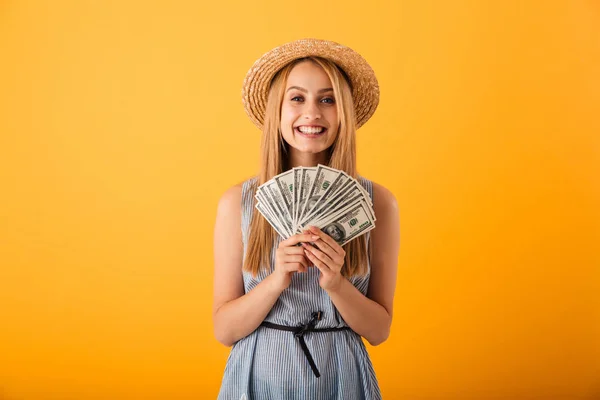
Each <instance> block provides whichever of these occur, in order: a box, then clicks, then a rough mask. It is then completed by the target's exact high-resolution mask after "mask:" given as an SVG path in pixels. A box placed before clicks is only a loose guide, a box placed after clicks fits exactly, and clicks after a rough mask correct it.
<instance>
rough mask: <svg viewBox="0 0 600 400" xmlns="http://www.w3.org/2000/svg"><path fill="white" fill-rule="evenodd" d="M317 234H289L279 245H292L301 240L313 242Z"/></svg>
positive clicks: (317, 237) (316, 238)
mask: <svg viewBox="0 0 600 400" xmlns="http://www.w3.org/2000/svg"><path fill="white" fill-rule="evenodd" d="M318 239H319V236H318V235H315V234H312V233H300V234H298V235H294V236H290V237H289V238H287V239H286V240H284V241H282V242H281V243H279V247H288V246H294V245H296V244H298V243H301V242H314V241H315V240H318Z"/></svg>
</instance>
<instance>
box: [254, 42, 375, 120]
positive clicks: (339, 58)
mask: <svg viewBox="0 0 600 400" xmlns="http://www.w3.org/2000/svg"><path fill="white" fill-rule="evenodd" d="M309 56H317V57H322V58H327V59H329V60H331V61H333V62H334V63H335V64H336V65H337V66H338V67H340V68H341V69H342V70H343V71H344V72H345V73H346V75H347V76H348V78H349V79H350V85H351V86H352V99H353V101H354V111H355V115H356V128H357V129H358V128H360V127H361V126H362V125H363V124H364V123H365V122H367V120H368V119H369V118H371V116H372V115H373V113H375V110H376V109H377V105H378V104H379V84H378V82H377V78H376V77H375V73H374V72H373V69H372V68H371V66H370V65H369V64H368V63H367V62H366V61H365V59H364V58H363V57H362V56H361V55H360V54H358V53H357V52H355V51H354V50H352V49H350V48H349V47H346V46H343V45H341V44H339V43H335V42H331V41H327V40H319V39H301V40H296V41H294V42H290V43H286V44H284V45H281V46H279V47H276V48H274V49H273V50H271V51H269V52H267V53H265V54H264V55H263V56H262V57H260V58H259V59H258V60H256V62H255V63H254V65H253V66H252V68H250V70H249V71H248V73H247V74H246V78H245V79H244V84H243V88H242V101H243V103H244V109H245V110H246V113H247V114H248V116H249V117H250V119H251V120H252V122H254V124H255V125H256V126H257V127H258V128H259V129H261V130H262V126H263V122H264V116H265V109H266V106H267V98H268V95H269V86H270V84H271V80H272V79H273V77H274V76H275V74H276V73H277V71H279V70H280V69H281V68H282V67H284V66H285V65H287V64H288V63H290V62H291V61H293V60H295V59H297V58H302V57H309Z"/></svg>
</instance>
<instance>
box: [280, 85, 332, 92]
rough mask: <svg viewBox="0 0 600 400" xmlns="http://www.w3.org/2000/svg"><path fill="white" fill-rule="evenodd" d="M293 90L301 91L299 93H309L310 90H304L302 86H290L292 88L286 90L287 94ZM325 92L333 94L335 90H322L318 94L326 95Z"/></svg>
mask: <svg viewBox="0 0 600 400" xmlns="http://www.w3.org/2000/svg"><path fill="white" fill-rule="evenodd" d="M292 89H296V90H299V91H301V92H304V93H308V90H306V89H304V88H301V87H300V86H290V87H289V88H288V89H287V90H286V92H289V91H290V90H292ZM324 92H333V88H325V89H321V90H319V91H318V92H317V93H324Z"/></svg>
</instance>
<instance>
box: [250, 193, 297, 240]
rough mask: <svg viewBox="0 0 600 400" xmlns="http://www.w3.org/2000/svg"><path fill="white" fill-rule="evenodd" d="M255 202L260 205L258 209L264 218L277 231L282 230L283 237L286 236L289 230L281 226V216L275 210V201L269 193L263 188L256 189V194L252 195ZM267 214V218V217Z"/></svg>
mask: <svg viewBox="0 0 600 400" xmlns="http://www.w3.org/2000/svg"><path fill="white" fill-rule="evenodd" d="M254 197H255V199H256V202H257V204H260V205H261V208H260V211H261V214H263V215H264V216H265V219H267V221H269V223H270V224H271V225H274V226H273V227H274V228H276V230H277V231H278V232H283V233H284V234H285V235H284V237H286V238H287V237H288V236H289V234H290V232H288V231H287V229H286V228H285V227H284V226H283V224H282V222H281V221H282V220H283V218H282V217H281V216H280V214H279V213H278V212H276V211H275V208H274V204H275V201H274V200H273V199H272V198H271V197H270V195H269V194H268V193H267V192H266V191H265V189H264V188H263V189H262V190H260V189H259V190H257V192H256V195H255V196H254ZM267 216H268V217H269V218H267Z"/></svg>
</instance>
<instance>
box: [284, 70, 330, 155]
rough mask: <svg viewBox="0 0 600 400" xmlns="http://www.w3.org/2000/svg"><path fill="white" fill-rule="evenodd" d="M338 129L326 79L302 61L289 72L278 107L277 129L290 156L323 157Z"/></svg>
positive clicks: (321, 71) (326, 77)
mask: <svg viewBox="0 0 600 400" xmlns="http://www.w3.org/2000/svg"><path fill="white" fill-rule="evenodd" d="M338 127H339V120H338V112H337V104H336V99H335V96H334V91H333V86H332V84H331V81H330V79H329V76H328V75H327V73H326V72H325V71H324V70H323V68H321V66H319V65H317V64H315V63H314V62H312V61H301V62H300V63H298V64H297V65H295V66H294V67H293V69H292V70H291V71H290V74H289V76H288V79H287V82H286V85H285V93H284V95H283V102H282V105H281V126H280V129H281V134H282V136H283V139H284V140H285V142H286V143H287V144H288V145H289V150H290V152H292V153H293V152H296V153H304V154H305V155H308V154H313V155H315V156H318V155H320V154H324V152H325V150H327V149H328V148H329V147H330V146H331V145H332V144H333V143H334V142H335V139H336V136H337V134H338ZM319 158H322V157H319Z"/></svg>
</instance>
